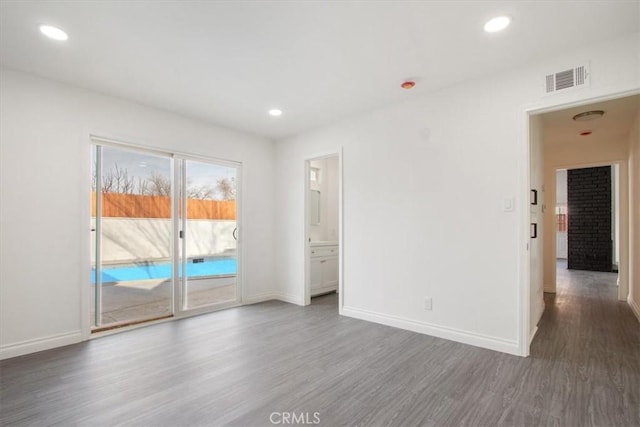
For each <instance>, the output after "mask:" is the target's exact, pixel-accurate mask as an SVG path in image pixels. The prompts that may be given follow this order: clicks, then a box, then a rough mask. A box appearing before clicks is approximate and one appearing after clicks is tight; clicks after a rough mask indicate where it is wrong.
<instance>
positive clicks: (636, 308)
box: [627, 296, 640, 322]
mask: <svg viewBox="0 0 640 427" xmlns="http://www.w3.org/2000/svg"><path fill="white" fill-rule="evenodd" d="M627 303H628V304H629V307H631V310H632V311H633V314H635V315H636V318H637V319H638V322H640V304H637V303H636V302H635V301H634V300H632V299H631V297H630V296H629V297H627Z"/></svg>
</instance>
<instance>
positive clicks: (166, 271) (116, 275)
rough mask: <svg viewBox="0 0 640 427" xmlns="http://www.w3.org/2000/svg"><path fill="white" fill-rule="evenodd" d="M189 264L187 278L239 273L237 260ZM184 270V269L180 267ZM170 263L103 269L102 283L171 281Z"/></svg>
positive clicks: (129, 265) (216, 259) (146, 263)
mask: <svg viewBox="0 0 640 427" xmlns="http://www.w3.org/2000/svg"><path fill="white" fill-rule="evenodd" d="M194 261H195V260H189V261H188V262H187V277H205V276H229V275H235V274H236V273H237V268H238V266H237V262H236V259H235V258H200V259H198V260H197V261H198V262H194ZM180 268H182V267H180ZM171 270H172V266H171V263H169V262H164V263H153V262H145V263H140V264H126V265H114V266H107V267H102V272H101V275H100V276H101V279H102V283H113V282H128V281H131V280H150V279H170V278H171V274H172V271H171ZM95 277H96V274H95V268H92V270H91V283H95Z"/></svg>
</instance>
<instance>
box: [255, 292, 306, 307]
mask: <svg viewBox="0 0 640 427" xmlns="http://www.w3.org/2000/svg"><path fill="white" fill-rule="evenodd" d="M273 300H277V301H282V302H288V303H290V304H296V305H304V302H303V301H302V298H301V297H298V296H297V295H290V294H283V293H281V292H263V293H261V294H257V295H252V296H249V297H246V298H245V300H244V304H257V303H259V302H265V301H273Z"/></svg>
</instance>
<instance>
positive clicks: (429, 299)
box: [424, 297, 431, 311]
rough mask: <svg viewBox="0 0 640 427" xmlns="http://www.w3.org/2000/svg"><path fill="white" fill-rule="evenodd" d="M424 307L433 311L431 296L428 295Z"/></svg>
mask: <svg viewBox="0 0 640 427" xmlns="http://www.w3.org/2000/svg"><path fill="white" fill-rule="evenodd" d="M424 309H425V310H428V311H431V297H426V298H425V299H424Z"/></svg>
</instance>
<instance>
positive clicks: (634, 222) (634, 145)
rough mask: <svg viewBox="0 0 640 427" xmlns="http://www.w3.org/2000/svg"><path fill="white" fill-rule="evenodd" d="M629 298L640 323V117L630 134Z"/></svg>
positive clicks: (639, 116)
mask: <svg viewBox="0 0 640 427" xmlns="http://www.w3.org/2000/svg"><path fill="white" fill-rule="evenodd" d="M629 217H630V219H631V220H630V221H629V229H630V236H631V237H630V239H629V260H630V266H631V268H630V273H629V298H628V300H627V301H628V302H629V304H630V305H631V307H632V308H633V311H634V312H635V313H636V316H637V317H638V320H639V321H640V115H638V117H636V120H635V122H634V125H633V127H632V128H631V132H630V133H629Z"/></svg>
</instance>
